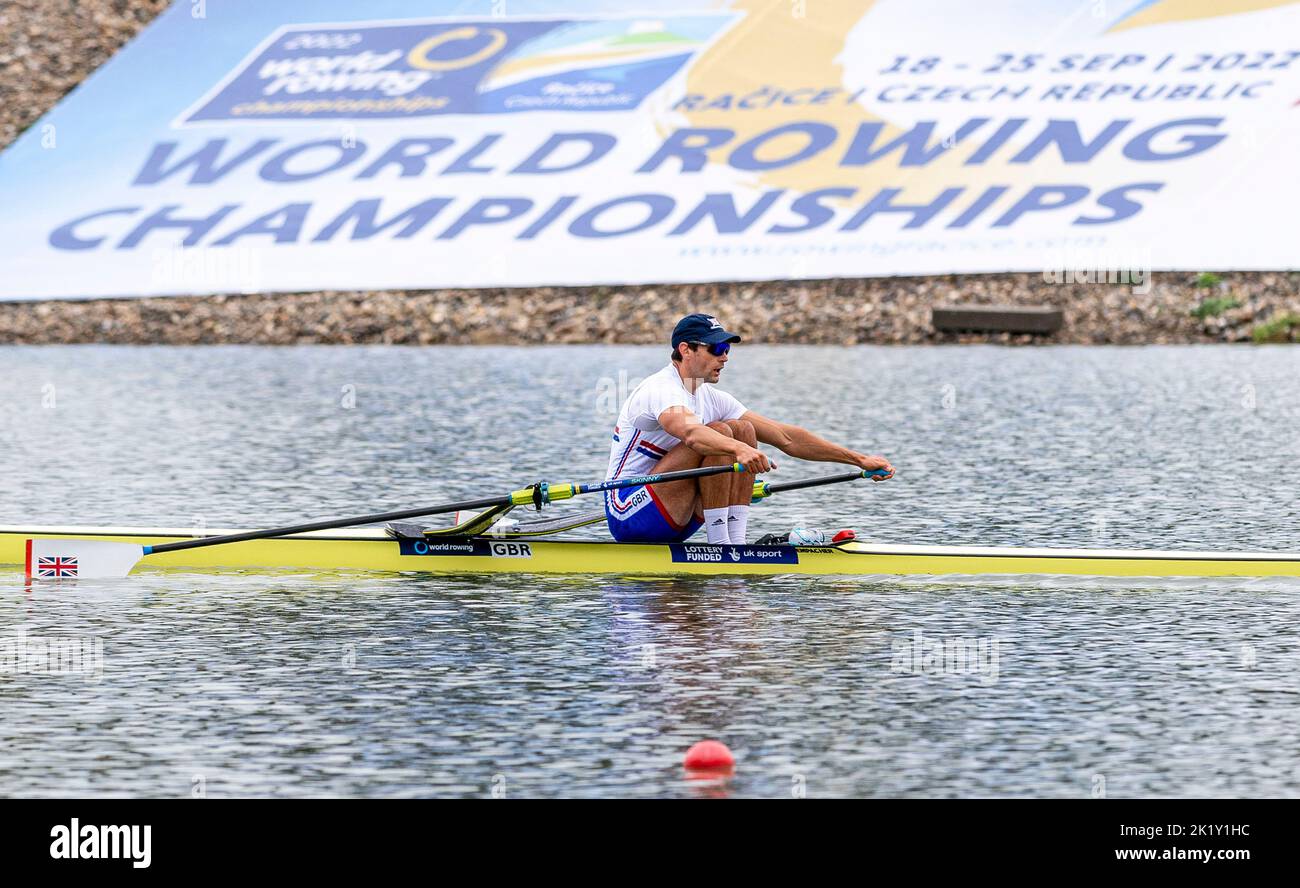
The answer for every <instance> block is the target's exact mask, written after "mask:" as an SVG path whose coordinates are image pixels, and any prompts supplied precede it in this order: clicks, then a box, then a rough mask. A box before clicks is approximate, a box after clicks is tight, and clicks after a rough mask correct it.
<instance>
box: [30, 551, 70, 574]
mask: <svg viewBox="0 0 1300 888" xmlns="http://www.w3.org/2000/svg"><path fill="white" fill-rule="evenodd" d="M36 575H37V576H38V577H75V576H76V575H77V559H75V558H70V557H68V556H67V555H42V556H40V557H39V558H37V559H36Z"/></svg>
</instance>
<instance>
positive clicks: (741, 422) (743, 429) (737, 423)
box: [726, 419, 758, 447]
mask: <svg viewBox="0 0 1300 888" xmlns="http://www.w3.org/2000/svg"><path fill="white" fill-rule="evenodd" d="M726 424H727V426H728V427H729V428H730V430H731V437H733V438H735V439H736V440H737V441H743V442H745V443H746V444H748V445H749V446H751V447H753V446H754V445H755V444H757V443H758V435H757V434H756V433H755V432H754V424H753V423H752V422H750V421H749V420H747V419H729V420H727V423H726Z"/></svg>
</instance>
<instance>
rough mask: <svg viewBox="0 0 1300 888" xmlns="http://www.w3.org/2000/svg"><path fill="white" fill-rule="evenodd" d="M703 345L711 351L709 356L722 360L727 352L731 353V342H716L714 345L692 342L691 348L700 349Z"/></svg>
mask: <svg viewBox="0 0 1300 888" xmlns="http://www.w3.org/2000/svg"><path fill="white" fill-rule="evenodd" d="M701 345H702V346H704V347H705V348H707V349H708V350H709V354H711V355H713V356H714V357H715V358H720V357H722V356H723V355H725V354H726V353H727V352H729V351H731V343H730V342H715V343H713V344H712V345H710V344H709V343H706V342H692V343H691V348H698V347H699V346H701Z"/></svg>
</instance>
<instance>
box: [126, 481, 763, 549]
mask: <svg viewBox="0 0 1300 888" xmlns="http://www.w3.org/2000/svg"><path fill="white" fill-rule="evenodd" d="M743 471H745V467H744V466H743V465H741V464H740V463H732V464H731V465H729V466H725V465H724V466H702V467H700V468H698V469H682V470H681V471H679V472H661V473H659V474H657V475H638V476H636V477H633V478H616V479H614V480H611V481H596V482H592V483H591V484H547V483H546V482H544V481H539V482H538V483H537V484H533V485H531V486H529V487H525V488H523V489H522V490H516V491H513V492H512V493H508V494H506V495H505V496H494V497H488V498H486V499H478V500H463V501H461V502H457V503H444V504H443V505H441V506H425V507H422V508H419V509H403V510H401V511H399V512H377V513H375V514H372V515H353V516H352V517H350V518H331V519H329V520H326V521H313V522H311V523H309V524H291V525H288V526H286V527H272V528H270V529H268V530H246V531H242V532H240V533H228V534H223V535H221V536H211V537H199V538H197V539H193V540H178V541H177V542H174V543H163V544H162V545H159V546H145V547H144V554H146V555H150V554H153V553H154V552H175V551H177V550H180V549H199V548H202V547H204V546H220V545H222V544H224V543H243V542H247V541H248V540H265V539H270V538H272V537H282V536H292V535H293V534H298V533H310V532H311V531H313V530H334V529H335V528H338V527H353V526H355V525H358V524H377V523H379V522H381V521H402V520H404V519H406V518H419V517H423V516H426V515H444V514H446V513H447V512H468V511H470V510H473V509H490V508H492V507H493V506H525V505H536V506H537V507H538V508H541V506H542V504H543V503H548V502H551V501H553V500H562V499H569V498H570V497H574V496H577V495H578V494H582V493H595V492H597V491H601V490H618V489H620V488H623V487H636V486H637V485H639V484H661V483H663V482H665V481H680V480H682V479H683V478H702V477H704V476H706V475H721V474H723V473H724V472H743Z"/></svg>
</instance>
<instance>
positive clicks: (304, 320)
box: [0, 0, 1300, 345]
mask: <svg viewBox="0 0 1300 888" xmlns="http://www.w3.org/2000/svg"><path fill="white" fill-rule="evenodd" d="M167 5H168V4H167V2H166V0H75V2H74V0H6V2H4V3H3V4H0V148H3V147H4V146H7V145H8V144H9V143H10V142H12V141H13V140H14V139H15V138H17V136H18V135H19V134H20V133H21V132H22V131H23V130H25V129H26V128H27V127H29V126H31V125H32V123H34V122H35V121H36V120H37V119H38V118H39V117H40V116H41V115H42V114H44V113H45V111H47V110H48V109H49V108H51V107H53V105H54V104H55V103H57V102H58V101H59V99H61V98H62V97H63V96H64V95H65V94H66V93H67V92H68V91H69V90H71V89H72V88H73V87H75V86H76V85H77V84H78V83H80V82H81V81H82V80H83V79H84V78H85V77H86V76H87V75H89V74H90V73H91V72H92V71H94V70H95V69H96V68H97V67H99V65H101V64H103V63H104V62H105V61H107V60H108V58H109V57H110V56H111V55H112V54H113V53H114V52H116V51H117V49H118V48H119V47H120V46H121V45H122V44H124V43H125V42H126V41H127V40H129V39H130V38H131V37H133V36H135V34H136V33H138V32H139V30H140V29H141V28H143V27H144V26H145V25H147V24H148V23H149V22H150V21H151V20H152V19H153V18H154V16H156V15H157V14H158V13H159V12H161V11H162V10H163V9H164V8H166V6H167ZM952 303H957V304H977V305H992V304H1002V305H1050V306H1055V307H1059V308H1061V309H1063V310H1064V313H1065V318H1066V321H1065V326H1064V328H1063V329H1062V330H1061V331H1060V332H1058V333H1055V334H1052V335H1051V336H1046V337H1034V336H1026V335H1012V334H1005V333H1001V334H946V333H944V334H941V333H936V332H935V331H934V330H933V329H932V328H931V326H930V310H931V309H932V308H933V307H934V306H935V305H939V304H952ZM701 310H703V311H709V312H712V313H715V314H717V315H719V316H722V317H724V318H726V319H727V323H728V324H729V325H734V326H735V328H736V329H741V330H745V331H746V332H749V333H751V334H752V336H753V339H754V340H756V341H767V342H806V343H900V344H901V343H927V342H1004V343H1030V342H1071V343H1114V344H1136V343H1173V342H1252V341H1254V342H1264V341H1279V342H1281V341H1292V342H1294V341H1297V340H1300V273H1230V274H1223V275H1221V276H1219V275H1212V274H1202V275H1198V274H1192V273H1168V274H1157V275H1155V277H1154V282H1153V284H1152V286H1151V289H1150V292H1147V293H1145V294H1138V293H1134V292H1133V289H1132V288H1131V287H1128V286H1119V285H1106V284H1069V285H1058V284H1052V283H1048V282H1045V281H1044V280H1043V279H1042V276H1041V275H1035V274H1001V275H954V276H946V277H926V278H883V279H869V280H856V279H855V280H826V281H775V282H770V281H769V282H762V283H734V284H690V285H673V286H621V287H587V288H576V287H575V288H559V287H541V288H530V289H517V290H432V291H417V292H367V293H337V292H323V293H297V294H258V295H232V296H211V297H172V298H149V299H125V300H92V301H81V302H36V303H0V343H33V344H44V343H89V342H111V343H174V344H200V343H229V342H246V343H267V344H293V343H401V344H412V345H418V344H434V343H544V342H661V341H662V340H663V338H664V331H665V330H666V329H668V328H669V327H670V326H671V324H672V323H673V322H674V321H675V320H676V319H677V318H678V317H680V316H681V315H682V314H685V313H687V312H690V311H701Z"/></svg>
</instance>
